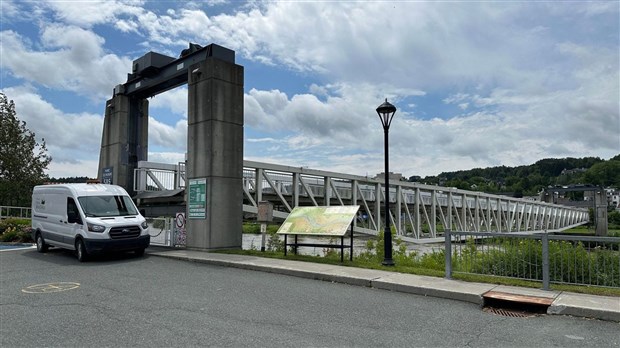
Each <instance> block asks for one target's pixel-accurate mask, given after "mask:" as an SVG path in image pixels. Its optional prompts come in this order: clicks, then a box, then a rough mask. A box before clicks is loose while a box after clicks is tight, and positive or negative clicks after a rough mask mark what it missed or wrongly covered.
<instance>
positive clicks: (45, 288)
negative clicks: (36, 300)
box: [22, 282, 80, 294]
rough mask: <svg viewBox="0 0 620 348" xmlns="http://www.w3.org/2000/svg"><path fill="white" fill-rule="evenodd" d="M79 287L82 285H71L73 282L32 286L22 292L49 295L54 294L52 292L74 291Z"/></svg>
mask: <svg viewBox="0 0 620 348" xmlns="http://www.w3.org/2000/svg"><path fill="white" fill-rule="evenodd" d="M79 287H80V283H71V282H58V283H46V284H37V285H31V286H29V287H27V288H24V289H22V292H25V293H28V294H47V293H52V292H61V291H67V290H73V289H77V288H79Z"/></svg>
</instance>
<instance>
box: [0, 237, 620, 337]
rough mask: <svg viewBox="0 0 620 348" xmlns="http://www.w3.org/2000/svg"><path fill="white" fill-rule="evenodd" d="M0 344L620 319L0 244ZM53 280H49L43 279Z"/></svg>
mask: <svg viewBox="0 0 620 348" xmlns="http://www.w3.org/2000/svg"><path fill="white" fill-rule="evenodd" d="M0 280H1V286H0V337H1V339H0V346H1V347H16V346H29V347H40V346H51V347H60V346H62V347H77V346H80V347H82V346H89V347H95V346H96V347H103V346H115V347H129V346H132V347H133V346H141V347H142V346H149V347H189V346H218V347H242V346H243V347H246V346H252V347H268V346H269V347H276V346H277V347H279V346H302V347H306V346H321V347H334V346H338V347H348V346H355V347H378V346H381V347H383V346H389V347H394V346H401V347H413V346H431V347H436V346H447V347H455V346H472V347H484V346H486V347H504V346H521V347H547V346H549V347H550V346H561V347H584V346H596V347H618V346H620V334H619V332H620V324H618V323H612V322H605V321H598V320H589V319H582V318H573V317H565V316H547V315H543V316H538V317H530V318H511V317H504V316H498V315H493V314H489V313H484V312H483V311H481V310H480V308H478V307H477V306H475V305H473V304H469V303H463V302H457V301H452V300H446V299H437V298H430V297H423V296H417V295H411V294H404V293H398V292H390V291H383V290H376V289H370V288H363V287H356V286H349V285H343V284H337V283H329V282H324V281H316V280H309V279H302V278H295V277H290V276H284V275H277V274H270V273H264V272H255V271H248V270H242V269H236V268H225V267H219V266H213V265H206V264H199V263H192V262H186V261H179V260H172V259H167V258H160V257H155V256H149V255H148V254H147V255H146V256H144V257H142V258H135V257H133V255H131V254H120V255H111V256H107V257H101V258H97V259H95V260H93V261H90V262H87V263H78V262H77V260H76V258H75V257H74V256H73V255H72V254H71V253H69V252H67V251H63V250H50V252H48V253H46V254H39V253H37V252H36V250H33V249H30V250H9V251H0ZM49 283H56V284H55V285H45V284H49Z"/></svg>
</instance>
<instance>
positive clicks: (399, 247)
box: [215, 236, 620, 297]
mask: <svg viewBox="0 0 620 348" xmlns="http://www.w3.org/2000/svg"><path fill="white" fill-rule="evenodd" d="M382 238H383V237H382V236H379V237H378V239H377V240H376V241H372V240H371V241H369V243H368V250H366V251H364V252H362V253H361V254H360V255H358V256H356V257H354V259H353V261H349V259H348V253H345V260H344V262H340V251H336V250H327V251H326V253H325V256H315V255H295V254H293V253H292V252H291V253H289V254H288V255H287V256H284V251H283V249H282V246H281V245H280V247H279V248H278V250H275V249H272V250H267V251H265V252H261V251H259V250H255V249H254V250H239V249H234V250H218V251H215V252H219V253H225V254H237V255H249V256H257V257H266V258H274V259H281V260H294V261H303V262H313V263H319V264H329V265H338V266H345V267H357V268H363V269H375V270H382V271H389V272H399V273H405V274H415V275H423V276H432V277H439V278H443V277H444V276H445V272H444V260H445V259H444V253H443V250H439V251H435V252H433V253H429V254H425V255H421V256H418V255H416V254H415V253H410V254H407V253H405V248H404V244H401V243H402V242H400V241H399V240H398V238H395V239H394V240H395V246H396V248H395V249H394V254H393V258H394V260H395V264H396V265H395V266H390V267H388V266H383V265H382V264H381V261H382V260H383V254H382V248H383V244H382ZM452 278H453V279H458V280H462V281H467V282H478V283H488V284H498V285H507V286H519V287H527V288H533V289H540V288H542V282H536V281H528V280H523V279H517V278H510V277H501V276H492V275H482V274H471V273H458V272H455V273H453V275H452ZM551 290H556V291H569V292H575V293H582V294H590V295H599V296H615V297H620V288H615V287H614V288H612V287H594V286H582V285H564V284H553V283H552V284H551Z"/></svg>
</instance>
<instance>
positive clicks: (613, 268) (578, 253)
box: [444, 231, 620, 290]
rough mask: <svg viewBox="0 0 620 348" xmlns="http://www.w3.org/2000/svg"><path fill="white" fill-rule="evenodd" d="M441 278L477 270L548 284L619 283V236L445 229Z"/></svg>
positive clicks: (598, 284)
mask: <svg viewBox="0 0 620 348" xmlns="http://www.w3.org/2000/svg"><path fill="white" fill-rule="evenodd" d="M444 237H445V258H446V278H448V279H449V278H451V277H452V274H454V273H470V274H483V275H490V276H499V277H510V278H518V279H524V280H532V281H540V282H542V288H543V289H544V290H549V286H550V283H555V284H574V285H588V286H600V287H614V288H620V238H618V237H594V236H567V235H553V234H550V233H538V234H516V233H511V234H505V233H477V232H451V231H446V233H445V235H444Z"/></svg>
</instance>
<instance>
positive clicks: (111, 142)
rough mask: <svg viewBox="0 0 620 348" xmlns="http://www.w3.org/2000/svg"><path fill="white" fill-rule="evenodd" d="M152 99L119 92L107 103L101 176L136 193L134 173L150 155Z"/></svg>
mask: <svg viewBox="0 0 620 348" xmlns="http://www.w3.org/2000/svg"><path fill="white" fill-rule="evenodd" d="M148 105H149V102H148V101H147V100H145V99H141V98H132V97H128V96H125V95H121V94H117V95H115V96H114V97H113V98H112V99H110V100H108V101H107V102H106V108H105V118H104V121H103V135H102V137H101V151H100V154H99V172H98V174H97V175H98V179H99V180H100V181H101V182H102V183H108V184H115V185H119V186H122V187H123V188H125V190H127V192H128V193H129V194H130V195H133V194H134V187H133V172H134V169H136V168H137V167H138V161H146V160H147V156H148V125H149V106H148Z"/></svg>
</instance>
